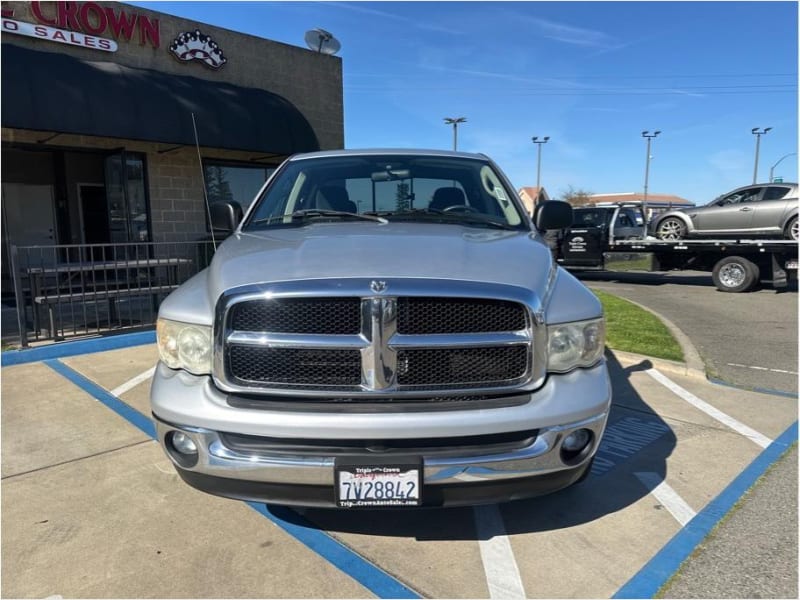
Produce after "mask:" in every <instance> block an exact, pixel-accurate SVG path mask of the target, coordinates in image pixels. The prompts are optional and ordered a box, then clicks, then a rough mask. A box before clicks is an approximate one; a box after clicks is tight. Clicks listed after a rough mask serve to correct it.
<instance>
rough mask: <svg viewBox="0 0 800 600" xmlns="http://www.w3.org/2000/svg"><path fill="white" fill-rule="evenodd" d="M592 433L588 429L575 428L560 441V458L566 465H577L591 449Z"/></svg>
mask: <svg viewBox="0 0 800 600" xmlns="http://www.w3.org/2000/svg"><path fill="white" fill-rule="evenodd" d="M593 439H594V434H593V433H592V431H591V430H590V429H576V430H575V431H573V432H572V433H570V434H569V435H568V436H567V437H565V438H564V441H563V442H561V460H562V461H564V464H567V465H577V464H578V463H580V462H581V461H583V460H584V459H585V458H586V457H587V456H588V455H589V452H590V451H591V448H592V440H593Z"/></svg>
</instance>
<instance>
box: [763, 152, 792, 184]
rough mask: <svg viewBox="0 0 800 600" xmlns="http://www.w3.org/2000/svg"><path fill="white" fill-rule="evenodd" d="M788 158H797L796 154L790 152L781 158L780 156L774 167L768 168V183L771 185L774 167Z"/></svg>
mask: <svg viewBox="0 0 800 600" xmlns="http://www.w3.org/2000/svg"><path fill="white" fill-rule="evenodd" d="M790 156H797V152H790V153H789V154H784V155H783V156H781V157H780V158H779V159H778V162H776V163H775V164H774V165H772V166H771V167H770V168H769V182H768V183H772V179H773V177H772V173H773V171H775V167H777V166H778V165H779V164H781V161H782V160H783V159H784V158H789V157H790Z"/></svg>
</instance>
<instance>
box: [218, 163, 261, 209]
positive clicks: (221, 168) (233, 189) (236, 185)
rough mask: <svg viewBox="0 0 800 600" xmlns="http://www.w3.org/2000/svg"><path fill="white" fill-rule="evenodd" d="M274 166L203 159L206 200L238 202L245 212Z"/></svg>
mask: <svg viewBox="0 0 800 600" xmlns="http://www.w3.org/2000/svg"><path fill="white" fill-rule="evenodd" d="M273 171H275V167H274V166H264V165H247V164H241V163H239V164H237V163H224V162H218V161H208V160H207V161H203V175H204V177H205V180H206V191H207V193H208V202H209V204H213V203H214V202H230V201H234V202H238V203H239V204H240V205H241V207H242V210H243V211H245V212H247V209H248V208H249V207H250V204H251V203H252V202H253V199H254V198H255V197H256V194H257V193H258V190H260V189H261V186H262V185H264V182H265V181H266V180H267V178H268V177H269V176H270V174H272V172H273Z"/></svg>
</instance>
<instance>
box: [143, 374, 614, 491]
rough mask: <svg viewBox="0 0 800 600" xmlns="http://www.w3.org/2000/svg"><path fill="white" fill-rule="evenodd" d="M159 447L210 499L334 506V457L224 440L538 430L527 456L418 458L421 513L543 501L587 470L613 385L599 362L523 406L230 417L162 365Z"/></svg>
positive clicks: (190, 381)
mask: <svg viewBox="0 0 800 600" xmlns="http://www.w3.org/2000/svg"><path fill="white" fill-rule="evenodd" d="M151 400H152V408H153V415H154V417H155V421H156V429H157V434H158V439H159V442H160V443H161V444H162V447H164V448H165V450H166V451H167V455H168V456H170V458H171V459H172V461H173V463H174V464H175V467H176V469H177V470H178V472H179V474H180V475H181V477H182V478H183V479H184V480H185V481H186V482H187V483H189V484H190V485H192V486H194V487H196V488H198V489H201V490H203V491H206V492H210V493H213V494H217V495H221V496H227V497H233V498H239V499H246V500H256V501H265V502H276V503H280V504H297V505H307V506H334V505H335V503H334V490H333V486H334V468H333V466H334V456H330V455H324V454H322V453H320V454H314V453H309V452H305V453H302V454H297V455H291V454H287V453H283V452H282V453H268V452H258V451H249V452H244V451H236V450H233V449H232V448H229V447H227V446H226V445H225V444H224V443H223V439H222V437H221V436H220V432H223V433H238V434H244V435H255V436H267V437H270V438H285V439H298V438H305V439H325V440H330V441H331V444H332V445H335V442H336V440H354V439H378V438H384V439H394V440H402V439H431V438H433V439H441V438H450V437H460V436H480V435H489V434H499V433H509V432H516V431H522V430H530V429H535V430H537V435H536V437H535V439H533V441H532V443H530V444H529V445H528V446H526V447H522V448H515V449H514V450H512V451H507V452H500V453H497V452H496V451H495V453H483V452H481V450H480V447H478V448H472V449H469V451H465V452H464V453H463V454H461V455H453V454H452V453H447V454H446V455H437V454H432V455H430V456H425V455H423V457H422V458H423V497H422V501H423V504H424V505H431V506H441V505H448V506H450V505H458V504H479V503H483V502H496V501H502V500H512V499H517V498H524V497H530V496H534V495H540V494H545V493H549V492H553V491H556V490H558V489H561V488H563V487H566V486H568V485H570V484H571V483H573V482H574V481H576V480H577V479H578V478H580V476H581V475H582V474H583V472H584V471H585V470H586V469H587V468H588V465H589V463H590V461H591V457H592V456H593V455H594V453H595V452H596V450H597V446H598V445H599V443H600V439H601V437H602V434H603V431H604V429H605V424H606V420H607V417H608V410H609V406H610V402H611V386H610V381H609V378H608V373H607V370H606V366H605V364H604V363H601V364H599V365H597V366H596V367H594V368H592V369H579V370H576V371H573V372H571V373H568V374H565V375H553V376H550V377H549V378H548V380H547V382H546V383H545V385H544V386H542V388H540V389H539V390H537V391H536V392H535V393H533V394H530V401H529V402H526V403H525V404H522V405H520V406H510V407H504V408H497V409H481V410H450V411H440V412H371V413H366V412H364V413H360V412H346V413H344V412H334V410H335V409H332V411H331V412H325V413H318V412H300V411H286V410H281V411H277V410H259V409H241V408H233V407H231V406H229V405H228V404H227V401H226V396H225V394H224V393H221V392H219V391H218V390H216V388H215V387H214V386H213V384H211V383H210V379H209V378H207V377H196V376H192V375H189V374H188V373H184V372H175V371H172V370H170V369H168V368H167V367H165V366H164V365H159V368H158V369H157V372H156V376H155V378H154V381H153V387H152V391H151ZM576 429H588V430H590V431H591V432H592V441H591V444H590V447H589V448H588V449H587V450H586V451H585V452H583V453H582V454H581V455H580V457H579V458H578V459H577V460H566V461H565V460H564V459H563V457H562V453H561V442H563V440H564V438H565V437H566V436H568V435H569V433H571V432H572V431H574V430H576ZM174 431H181V432H183V433H185V434H186V435H187V436H189V437H190V438H191V439H192V441H193V442H194V443H195V445H196V447H197V450H198V452H197V459H196V461H192V462H191V463H186V462H185V461H184V462H183V464H181V461H178V460H176V458H175V456H174V452H171V451H170V448H169V440H168V436H169V435H170V433H171V432H174Z"/></svg>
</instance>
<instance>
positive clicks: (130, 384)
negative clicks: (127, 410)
mask: <svg viewBox="0 0 800 600" xmlns="http://www.w3.org/2000/svg"><path fill="white" fill-rule="evenodd" d="M155 372H156V368H155V367H153V368H152V369H147V371H145V372H144V373H140V374H139V375H137V376H136V377H134V378H133V379H131V380H130V381H126V382H125V383H123V384H122V385H121V386H119V387H115V388H114V389H113V390H111V395H112V396H116V397H117V398H119V397H120V396H121V395H122V394H124V393H125V392H127V391H130V390H132V389H133V388H135V387H136V386H137V385H139V384H140V383H142V382H143V381H147V380H148V379H150V378H151V377H152V376H153V375H154V374H155Z"/></svg>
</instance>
